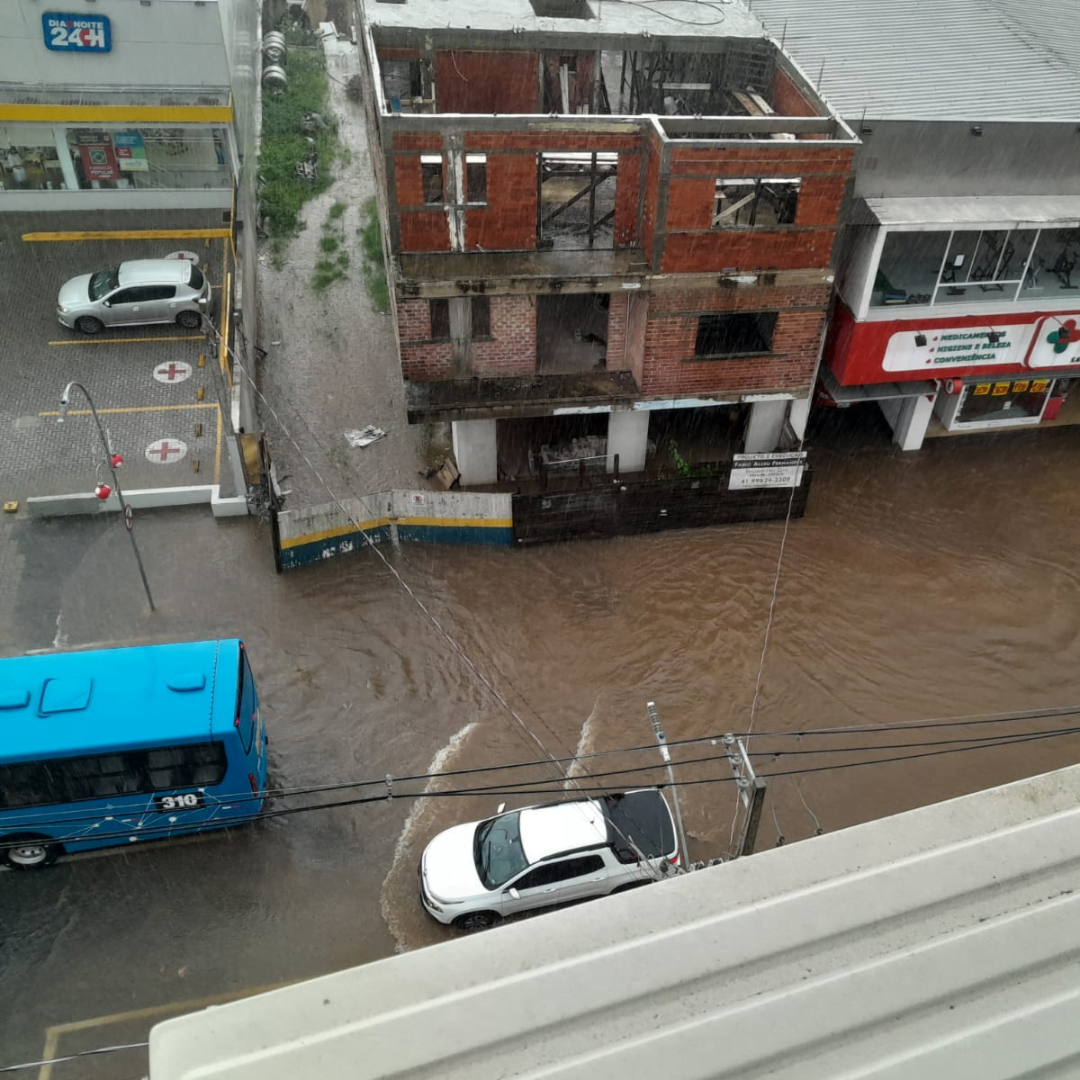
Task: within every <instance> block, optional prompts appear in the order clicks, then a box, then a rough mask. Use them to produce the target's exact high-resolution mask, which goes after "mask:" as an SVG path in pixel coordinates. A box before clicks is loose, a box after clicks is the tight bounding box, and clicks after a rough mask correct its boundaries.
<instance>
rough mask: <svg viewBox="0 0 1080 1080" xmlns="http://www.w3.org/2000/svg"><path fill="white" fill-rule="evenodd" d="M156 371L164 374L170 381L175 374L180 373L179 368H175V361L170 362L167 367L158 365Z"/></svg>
mask: <svg viewBox="0 0 1080 1080" xmlns="http://www.w3.org/2000/svg"><path fill="white" fill-rule="evenodd" d="M157 373H158V374H159V375H164V376H165V377H166V378H167V379H168V380H169V382H172V381H173V379H175V378H176V376H177V375H179V374H180V370H179V368H177V366H176V364H175V363H170V364H169V366H168V367H159V368H158V369H157Z"/></svg>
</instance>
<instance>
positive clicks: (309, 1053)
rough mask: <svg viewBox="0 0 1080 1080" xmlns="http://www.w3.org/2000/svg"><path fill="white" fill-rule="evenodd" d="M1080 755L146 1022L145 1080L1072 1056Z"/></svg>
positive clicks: (434, 1079)
mask: <svg viewBox="0 0 1080 1080" xmlns="http://www.w3.org/2000/svg"><path fill="white" fill-rule="evenodd" d="M1078 795H1080V767H1073V768H1070V769H1064V770H1061V771H1059V772H1055V773H1050V774H1047V775H1045V776H1040V777H1034V778H1032V779H1030V780H1024V781H1021V782H1019V783H1015V784H1010V785H1007V786H1004V787H1000V788H995V789H992V790H990V791H985V792H980V793H977V794H975V795H969V796H966V797H964V798H961V799H955V800H952V801H950V802H946V803H940V804H938V805H935V806H929V807H925V808H923V809H920V810H914V811H911V812H909V813H905V814H899V815H897V816H895V817H892V818H886V819H883V820H881V821H876V822H870V823H869V824H866V825H861V826H858V827H855V828H851V829H846V830H843V831H841V832H837V833H833V834H827V835H825V836H822V837H819V838H816V839H813V840H807V841H805V842H803V843H799V844H792V845H790V846H787V847H782V848H775V849H773V850H770V851H764V852H762V853H760V854H758V855H754V856H752V857H750V858H746V859H739V860H737V861H736V862H732V863H727V864H725V865H723V866H719V867H715V868H713V869H707V870H699V871H696V872H694V873H691V874H687V875H684V876H680V877H676V878H674V879H672V880H669V881H664V882H661V883H659V884H656V885H653V886H651V887H649V888H647V889H641V890H637V891H635V892H631V893H625V894H622V895H620V896H614V897H611V898H608V899H604V900H597V901H593V902H591V903H588V904H585V905H582V906H580V907H576V908H570V909H567V910H565V911H561V912H556V913H551V914H546V915H541V916H538V917H536V918H532V919H528V920H526V921H524V922H519V923H516V924H514V925H509V926H505V927H502V928H499V929H496V930H491V931H488V932H485V933H482V934H478V935H474V936H471V937H466V938H459V939H457V940H452V941H449V942H447V943H446V944H443V945H436V946H434V947H431V948H427V949H422V950H420V951H417V952H414V953H408V954H405V955H401V956H395V957H391V958H390V959H387V960H383V961H380V962H378V963H374V964H368V965H366V966H365V967H360V968H354V969H352V970H351V971H343V972H340V973H339V974H336V975H330V976H326V977H324V978H321V979H315V980H312V981H311V982H308V983H302V984H299V985H297V986H293V987H288V988H286V989H283V990H278V991H275V992H273V993H270V994H264V995H262V996H260V997H256V998H251V999H248V1000H247V1001H241V1002H237V1003H235V1004H231V1005H225V1006H221V1007H217V1008H213V1009H209V1010H207V1011H205V1012H202V1013H195V1014H192V1015H191V1016H187V1017H181V1018H179V1019H176V1020H169V1021H166V1022H165V1023H162V1024H159V1025H158V1026H157V1027H155V1028H154V1030H153V1031H152V1033H151V1036H150V1076H151V1080H196V1078H198V1080H295V1078H296V1077H309V1076H310V1077H318V1078H319V1080H339V1078H340V1080H345V1078H348V1080H385V1078H389V1077H397V1078H405V1077H407V1078H408V1080H503V1078H506V1077H511V1076H520V1077H528V1078H529V1080H542V1078H551V1080H554V1078H556V1077H557V1078H560V1080H626V1078H627V1077H646V1078H647V1077H664V1078H665V1080H709V1078H721V1077H723V1078H726V1080H735V1078H739V1077H746V1076H751V1075H752V1076H755V1077H763V1076H769V1077H771V1078H774V1080H826V1078H828V1080H838V1078H844V1080H854V1078H857V1077H859V1078H871V1077H872V1078H875V1080H926V1078H927V1077H946V1076H947V1077H949V1078H950V1080H976V1078H977V1080H1006V1078H1018V1077H1021V1076H1023V1077H1031V1076H1035V1075H1037V1076H1039V1077H1040V1078H1042V1080H1049V1078H1051V1077H1058V1076H1062V1077H1064V1076H1073V1077H1075V1076H1076V1075H1077V1066H1078V1064H1080V889H1077V860H1078V858H1080V856H1078V852H1080V798H1078Z"/></svg>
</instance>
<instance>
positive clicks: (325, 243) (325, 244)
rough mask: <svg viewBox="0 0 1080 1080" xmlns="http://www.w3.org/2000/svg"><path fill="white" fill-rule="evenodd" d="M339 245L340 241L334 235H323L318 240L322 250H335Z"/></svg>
mask: <svg viewBox="0 0 1080 1080" xmlns="http://www.w3.org/2000/svg"><path fill="white" fill-rule="evenodd" d="M340 246H341V241H340V240H339V239H338V238H337V237H336V236H323V237H321V238H320V240H319V247H321V248H322V249H323V251H337V249H338V248H339V247H340Z"/></svg>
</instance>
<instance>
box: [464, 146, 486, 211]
mask: <svg viewBox="0 0 1080 1080" xmlns="http://www.w3.org/2000/svg"><path fill="white" fill-rule="evenodd" d="M465 201H466V202H470V203H486V202H487V155H486V154H467V155H466V157H465Z"/></svg>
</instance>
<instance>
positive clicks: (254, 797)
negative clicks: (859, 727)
mask: <svg viewBox="0 0 1080 1080" xmlns="http://www.w3.org/2000/svg"><path fill="white" fill-rule="evenodd" d="M1078 711H1080V710H1078ZM982 722H983V721H970V720H965V721H960V722H959V723H960V724H961V725H963V726H967V725H968V724H971V723H982ZM999 722H1000V721H999ZM936 726H938V727H952V726H955V724H954V723H949V724H939V725H936ZM910 729H911V728H908V730H910ZM921 730H926V729H925V728H922V729H921ZM1076 730H1080V728H1072V727H1068V728H1057V729H1052V730H1051V731H1050V732H1045V733H1044V734H1062V735H1064V734H1069V733H1070V732H1072V731H1076ZM836 733H837V732H836V731H834V730H831V729H825V730H821V731H805V732H778V733H776V734H775V736H773V737H776V738H780V737H785V738H791V737H795V738H797V739H798V740H799V741H800V742H801V741H802V739H804V738H807V737H812V736H815V735H822V734H824V735H833V734H836ZM758 737H759V738H761V739H765V738H768V737H769V736H768V735H767V734H760V733H759V736H758ZM1013 737H1014V736H1012V735H1010V734H1008V733H1006V734H1002V735H980V736H974V737H970V738H966V739H964V738H955V739H930V740H922V741H919V742H905V743H883V744H882V743H878V744H861V745H856V746H827V747H822V748H821V749H811V748H807V747H803V746H800V747H797V748H795V749H791V750H757V751H753V752H752V753H750V754H749V756H750V757H754V758H769V759H771V760H773V761H778V760H779V759H780V758H782V757H798V756H807V755H818V756H820V755H824V754H853V753H876V752H880V751H884V750H911V749H923V748H926V747H934V746H948V745H964V744H975V743H980V744H982V745H985V746H993V745H994V744H995V743H997V742H1008V741H1010V740H1011V739H1012V738H1013ZM722 738H723V736H720V735H706V736H700V737H697V738H693V739H683V740H678V741H676V742H672V743H669V744H668V745H683V746H691V745H700V744H702V743H713V744H715V743H718V742H720V741H721V740H722ZM655 750H656V744H655V743H652V744H645V745H641V746H632V747H626V748H623V749H617V750H601V751H597V752H594V753H591V754H579V755H576V756H574V757H566V758H557V759H555V760H556V762H557V763H558V764H559V765H561V766H564V765H568V764H572V763H576V762H580V761H584V760H589V759H595V758H601V757H613V756H616V755H623V754H640V753H647V752H649V751H655ZM549 760H550V759H546V760H545V759H537V760H533V761H518V762H511V763H507V764H500V765H478V766H473V767H471V768H467V769H448V770H446V771H445V772H438V773H412V774H406V775H402V776H394V775H391V776H381V777H377V778H371V779H362V780H343V781H338V782H336V783H329V784H315V785H309V786H305V787H296V788H265V789H263V790H262V791H259V792H257V793H253V794H238V795H234V796H218V797H217V798H218V799H219V801H220V802H221V803H223V804H228V805H229V806H236V805H239V804H242V803H247V802H254V801H260V800H264V799H287V798H298V797H300V796H303V795H321V794H328V793H330V792H334V791H350V790H355V789H357V788H363V787H380V788H385V787H386V785H387V784H388V783H392V784H408V783H418V782H420V781H432V780H441V779H446V778H453V777H460V776H476V775H479V774H482V773H498V772H507V771H513V770H518V769H529V768H537V767H542V766H544V765H546V764H548V763H549ZM719 760H726V758H725V756H724V755H723V754H711V755H708V756H705V757H696V758H683V759H682V760H677V759H672V762H671V765H672V767H676V766H686V765H700V764H707V763H710V762H713V761H719ZM663 767H665V766H664V764H663V763H662V762H656V763H649V764H646V765H636V766H632V767H627V768H621V769H615V770H609V771H607V772H602V773H586V774H585V775H586V778H588V779H605V778H609V777H612V776H632V775H634V774H636V773H647V772H652V771H653V770H655V769H659V768H663ZM560 782H561V781H560ZM535 783H537V781H535V780H526V781H519V782H508V783H502V784H500V785H498V786H500V787H502V788H519V787H529V786H531V785H534V784H535ZM210 794H212V793H210ZM148 797H152V796H150V795H148ZM27 810H28V811H29V812H30V813H34V812H35V811H34V810H33V808H27ZM16 812H17V811H16ZM138 813H139V811H138V810H134V811H132V812H131V814H132V816H134V815H136V814H138ZM112 816H114V817H115V816H116V813H114V814H113V815H112ZM101 819H102V814H101V813H100V812H97V811H95V812H93V813H87V812H86V811H82V810H72V811H56V812H55V814H54V816H53V817H51V818H48V819H41V818H36V819H32V820H28V821H26V822H25V827H27V828H30V827H39V828H44V827H51V826H67V825H72V824H75V823H78V822H87V821H91V822H93V821H100V820H101ZM7 827H8V828H11V827H14V828H18V827H19V825H18V824H16V825H15V826H7Z"/></svg>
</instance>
